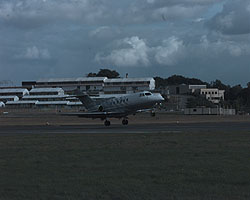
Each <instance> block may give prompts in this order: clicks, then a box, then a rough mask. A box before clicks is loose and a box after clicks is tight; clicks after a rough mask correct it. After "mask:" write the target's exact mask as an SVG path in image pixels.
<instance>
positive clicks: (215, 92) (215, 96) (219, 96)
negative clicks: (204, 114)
mask: <svg viewBox="0 0 250 200" xmlns="http://www.w3.org/2000/svg"><path fill="white" fill-rule="evenodd" d="M224 92H225V90H219V89H218V88H204V89H200V95H202V96H205V98H206V99H207V100H208V101H211V102H212V103H215V104H218V103H220V101H221V100H224Z"/></svg>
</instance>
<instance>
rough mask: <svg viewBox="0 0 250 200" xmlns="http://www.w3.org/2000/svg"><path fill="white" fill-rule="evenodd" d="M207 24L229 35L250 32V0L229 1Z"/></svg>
mask: <svg viewBox="0 0 250 200" xmlns="http://www.w3.org/2000/svg"><path fill="white" fill-rule="evenodd" d="M207 26H208V27H209V28H211V29H212V30H216V31H220V32H221V33H223V34H228V35H237V34H249V33H250V1H247V0H233V1H232V0H231V1H229V2H228V3H226V4H225V5H224V8H223V10H222V12H220V13H218V14H217V15H215V16H214V17H213V18H212V19H211V20H210V21H208V22H207Z"/></svg>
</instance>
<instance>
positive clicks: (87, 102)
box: [76, 94, 96, 110]
mask: <svg viewBox="0 0 250 200" xmlns="http://www.w3.org/2000/svg"><path fill="white" fill-rule="evenodd" d="M76 97H77V98H78V99H79V100H80V101H81V102H82V104H83V106H84V107H85V108H86V109H88V110H89V109H91V108H93V107H94V106H95V105H96V104H95V101H94V100H93V99H91V98H90V97H89V95H87V94H82V95H77V96H76Z"/></svg>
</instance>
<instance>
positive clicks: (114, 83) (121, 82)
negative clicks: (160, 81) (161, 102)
mask: <svg viewBox="0 0 250 200" xmlns="http://www.w3.org/2000/svg"><path fill="white" fill-rule="evenodd" d="M154 89H155V80H154V78H114V79H105V81H104V94H127V93H134V92H139V91H152V90H154Z"/></svg>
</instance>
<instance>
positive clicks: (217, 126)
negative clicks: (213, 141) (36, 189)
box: [0, 113, 250, 135]
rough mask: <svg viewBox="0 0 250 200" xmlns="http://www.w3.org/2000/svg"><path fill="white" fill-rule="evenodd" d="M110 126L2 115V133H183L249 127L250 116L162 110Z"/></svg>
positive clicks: (38, 115) (43, 115) (43, 116)
mask: <svg viewBox="0 0 250 200" xmlns="http://www.w3.org/2000/svg"><path fill="white" fill-rule="evenodd" d="M110 121H111V126H109V127H105V126H104V124H103V121H100V120H92V119H83V118H77V117H63V116H59V115H57V114H46V113H21V114H20V113H18V114H16V113H14V114H13V113H10V114H7V115H0V135H6V134H74V133H77V134H86V133H88V134H89V133H98V134H110V133H111V134H115V133H127V134H130V133H132V134H136V133H145V134H146V133H176V134H178V133H181V132H201V133H202V132H203V131H206V132H212V131H213V132H214V131H223V132H225V131H227V132H231V131H234V132H235V131H236V132H237V131H239V132H240V131H249V133H250V116H229V117H228V116H184V115H166V114H161V115H158V117H153V118H152V117H150V116H149V115H138V116H137V115H136V116H132V117H130V119H129V124H128V125H122V124H121V121H120V120H117V119H111V120H110Z"/></svg>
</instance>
